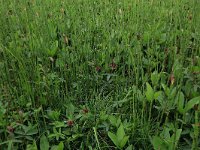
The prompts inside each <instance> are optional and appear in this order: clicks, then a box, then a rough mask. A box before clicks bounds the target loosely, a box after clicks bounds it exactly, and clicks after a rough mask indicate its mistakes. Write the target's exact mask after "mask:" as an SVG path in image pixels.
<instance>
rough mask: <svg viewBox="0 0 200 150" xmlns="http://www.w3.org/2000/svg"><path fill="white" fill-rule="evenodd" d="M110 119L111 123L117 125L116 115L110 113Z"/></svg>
mask: <svg viewBox="0 0 200 150" xmlns="http://www.w3.org/2000/svg"><path fill="white" fill-rule="evenodd" d="M109 120H110V123H111V124H112V125H113V126H116V124H117V119H116V117H115V116H113V115H110V116H109Z"/></svg>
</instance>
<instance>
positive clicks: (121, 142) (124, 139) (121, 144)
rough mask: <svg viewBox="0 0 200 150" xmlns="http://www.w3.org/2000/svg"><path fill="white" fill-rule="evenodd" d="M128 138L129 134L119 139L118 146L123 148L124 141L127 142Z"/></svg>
mask: <svg viewBox="0 0 200 150" xmlns="http://www.w3.org/2000/svg"><path fill="white" fill-rule="evenodd" d="M128 139H129V136H125V137H124V138H123V139H122V140H121V141H120V144H119V147H120V148H123V147H124V146H125V145H126V143H127V142H128Z"/></svg>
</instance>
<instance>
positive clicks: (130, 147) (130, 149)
mask: <svg viewBox="0 0 200 150" xmlns="http://www.w3.org/2000/svg"><path fill="white" fill-rule="evenodd" d="M126 150H134V147H133V145H132V144H131V145H129V146H128V147H127V148H126Z"/></svg>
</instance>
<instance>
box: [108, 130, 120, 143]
mask: <svg viewBox="0 0 200 150" xmlns="http://www.w3.org/2000/svg"><path fill="white" fill-rule="evenodd" d="M108 136H109V138H110V139H111V140H112V142H113V143H114V144H115V146H117V147H118V140H117V136H116V135H115V134H114V133H112V132H108Z"/></svg>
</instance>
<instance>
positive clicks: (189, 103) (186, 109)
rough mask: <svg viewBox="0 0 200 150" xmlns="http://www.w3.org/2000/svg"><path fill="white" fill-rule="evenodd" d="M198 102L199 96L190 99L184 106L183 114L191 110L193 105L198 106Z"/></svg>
mask: <svg viewBox="0 0 200 150" xmlns="http://www.w3.org/2000/svg"><path fill="white" fill-rule="evenodd" d="M199 102H200V96H199V97H195V98H193V99H191V100H190V101H189V102H188V103H187V104H186V106H185V108H184V112H185V113H186V112H187V111H189V110H190V109H191V108H193V107H194V105H196V104H199Z"/></svg>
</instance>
